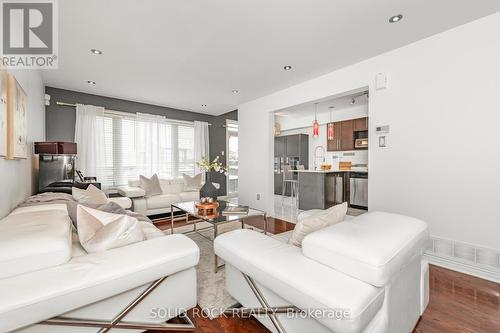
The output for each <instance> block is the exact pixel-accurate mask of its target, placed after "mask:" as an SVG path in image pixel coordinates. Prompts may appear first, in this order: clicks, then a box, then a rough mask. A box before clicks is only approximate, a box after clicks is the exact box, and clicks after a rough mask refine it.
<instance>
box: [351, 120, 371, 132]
mask: <svg viewBox="0 0 500 333" xmlns="http://www.w3.org/2000/svg"><path fill="white" fill-rule="evenodd" d="M354 131H355V132H359V131H368V117H364V118H358V119H354Z"/></svg>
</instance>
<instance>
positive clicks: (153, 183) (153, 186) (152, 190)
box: [139, 173, 163, 197]
mask: <svg viewBox="0 0 500 333" xmlns="http://www.w3.org/2000/svg"><path fill="white" fill-rule="evenodd" d="M139 182H140V184H141V185H140V187H141V188H142V189H143V190H144V191H145V192H146V197H152V196H153V195H159V194H163V192H162V190H161V184H160V179H158V175H157V174H156V173H155V174H154V175H153V176H152V177H151V178H148V177H145V176H143V175H140V176H139Z"/></svg>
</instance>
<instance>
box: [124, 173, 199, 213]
mask: <svg viewBox="0 0 500 333" xmlns="http://www.w3.org/2000/svg"><path fill="white" fill-rule="evenodd" d="M160 185H161V189H162V192H163V193H162V194H160V195H153V196H150V197H145V195H146V193H145V191H144V190H143V189H142V188H141V187H140V182H139V180H130V181H129V184H128V185H126V186H120V187H118V193H120V195H122V196H124V197H128V198H130V199H132V201H133V210H134V211H135V212H136V213H139V214H143V215H155V214H163V213H168V212H170V205H171V204H174V203H179V202H183V201H193V200H198V199H199V198H200V192H199V191H185V190H184V180H183V179H182V178H178V179H160Z"/></svg>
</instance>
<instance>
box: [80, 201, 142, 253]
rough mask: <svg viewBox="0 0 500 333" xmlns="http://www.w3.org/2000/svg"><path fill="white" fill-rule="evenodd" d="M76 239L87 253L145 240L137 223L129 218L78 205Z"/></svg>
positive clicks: (134, 219)
mask: <svg viewBox="0 0 500 333" xmlns="http://www.w3.org/2000/svg"><path fill="white" fill-rule="evenodd" d="M77 225H78V238H79V239H80V244H82V247H83V248H84V249H85V250H86V251H87V252H88V253H92V252H102V251H106V250H109V249H113V248H117V247H122V246H125V245H129V244H132V243H137V242H141V241H143V240H144V239H145V236H144V232H143V231H142V228H141V225H140V224H139V221H138V220H137V219H136V218H134V217H131V216H128V215H122V214H112V213H106V212H103V211H100V210H97V209H92V208H88V207H85V206H82V205H79V206H78V208H77Z"/></svg>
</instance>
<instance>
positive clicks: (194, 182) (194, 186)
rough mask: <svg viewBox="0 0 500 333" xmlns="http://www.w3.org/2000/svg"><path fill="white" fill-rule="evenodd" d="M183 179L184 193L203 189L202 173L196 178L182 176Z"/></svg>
mask: <svg viewBox="0 0 500 333" xmlns="http://www.w3.org/2000/svg"><path fill="white" fill-rule="evenodd" d="M182 179H184V191H186V192H190V191H199V190H200V189H201V186H202V185H201V173H199V174H197V175H196V176H194V177H191V176H189V175H186V174H184V173H183V174H182Z"/></svg>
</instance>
